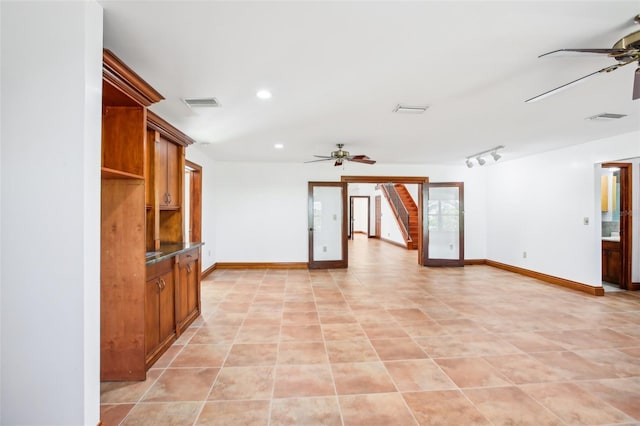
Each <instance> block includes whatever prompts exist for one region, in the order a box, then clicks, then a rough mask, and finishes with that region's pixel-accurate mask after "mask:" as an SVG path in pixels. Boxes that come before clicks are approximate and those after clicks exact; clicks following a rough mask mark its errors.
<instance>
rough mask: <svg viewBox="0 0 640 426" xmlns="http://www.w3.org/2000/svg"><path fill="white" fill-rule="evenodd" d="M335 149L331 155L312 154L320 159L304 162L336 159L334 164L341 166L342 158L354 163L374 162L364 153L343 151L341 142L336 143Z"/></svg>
mask: <svg viewBox="0 0 640 426" xmlns="http://www.w3.org/2000/svg"><path fill="white" fill-rule="evenodd" d="M336 146H337V147H338V149H337V151H332V152H331V155H329V156H327V155H314V157H317V158H320V160H311V161H305V163H316V162H318V161H333V160H336V162H335V164H334V166H341V165H342V162H343V161H344V160H347V161H353V162H354V163H364V164H375V163H376V161H375V160H372V159H370V158H369V157H367V156H366V155H350V154H349V152H348V151H343V150H342V147H343V146H344V144H343V143H337V144H336Z"/></svg>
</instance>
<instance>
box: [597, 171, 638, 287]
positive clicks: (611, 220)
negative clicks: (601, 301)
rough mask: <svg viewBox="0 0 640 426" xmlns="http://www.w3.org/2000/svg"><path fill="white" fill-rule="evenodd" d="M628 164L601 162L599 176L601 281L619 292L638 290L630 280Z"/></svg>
mask: <svg viewBox="0 0 640 426" xmlns="http://www.w3.org/2000/svg"><path fill="white" fill-rule="evenodd" d="M631 171H632V164H631V163H617V162H616V163H603V164H602V173H601V177H600V179H601V181H600V183H601V187H600V188H601V194H600V195H601V198H600V205H601V208H600V210H601V212H602V219H601V220H602V222H601V224H602V235H601V239H602V242H601V246H602V281H603V287H605V288H606V287H607V285H615V286H618V287H619V288H620V289H622V290H638V289H640V286H635V285H634V284H633V282H632V280H631V268H632V266H631V256H632V255H631V253H632V250H631V247H632V210H631V197H632V180H631Z"/></svg>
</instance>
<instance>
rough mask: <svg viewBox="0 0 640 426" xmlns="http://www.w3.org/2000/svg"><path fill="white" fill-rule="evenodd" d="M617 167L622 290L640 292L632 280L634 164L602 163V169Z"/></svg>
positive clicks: (639, 287)
mask: <svg viewBox="0 0 640 426" xmlns="http://www.w3.org/2000/svg"><path fill="white" fill-rule="evenodd" d="M611 167H617V168H619V169H620V256H621V257H622V259H621V262H622V265H621V268H620V288H622V289H625V290H640V284H635V285H634V283H633V282H632V280H631V250H632V244H633V234H632V227H631V224H632V222H633V217H632V206H631V199H632V182H633V181H632V174H631V172H632V170H633V164H632V163H624V162H608V163H602V164H601V168H603V169H608V168H611Z"/></svg>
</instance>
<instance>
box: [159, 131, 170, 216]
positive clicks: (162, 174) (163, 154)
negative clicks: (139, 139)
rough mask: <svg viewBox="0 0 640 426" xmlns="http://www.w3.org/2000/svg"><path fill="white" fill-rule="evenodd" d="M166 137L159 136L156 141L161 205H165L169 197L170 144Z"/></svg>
mask: <svg viewBox="0 0 640 426" xmlns="http://www.w3.org/2000/svg"><path fill="white" fill-rule="evenodd" d="M169 144H170V142H168V141H167V140H165V139H162V138H159V139H158V142H157V143H156V166H157V167H156V174H157V176H156V182H157V184H158V191H157V195H158V200H159V201H160V207H164V206H166V205H167V204H168V201H169V198H168V196H167V194H168V190H167V145H169Z"/></svg>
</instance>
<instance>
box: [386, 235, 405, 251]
mask: <svg viewBox="0 0 640 426" xmlns="http://www.w3.org/2000/svg"><path fill="white" fill-rule="evenodd" d="M380 241H384V242H385V243H389V244H393V245H394V246H398V247H402V248H403V249H405V250H406V249H407V246H406V245H404V244H403V243H399V242H397V241H393V240H390V239H388V238H384V237H380Z"/></svg>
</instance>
